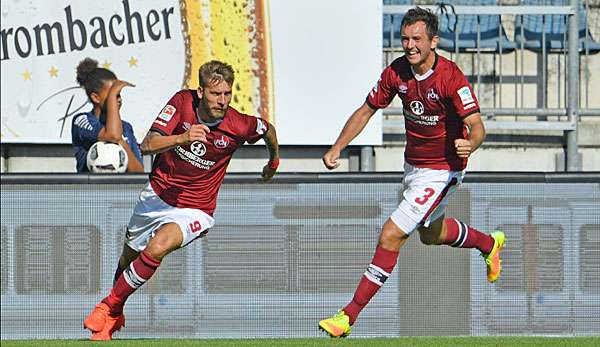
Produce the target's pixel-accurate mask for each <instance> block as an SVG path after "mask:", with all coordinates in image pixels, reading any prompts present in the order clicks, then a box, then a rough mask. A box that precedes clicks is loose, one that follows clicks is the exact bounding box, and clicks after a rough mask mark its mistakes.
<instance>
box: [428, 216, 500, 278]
mask: <svg viewBox="0 0 600 347" xmlns="http://www.w3.org/2000/svg"><path fill="white" fill-rule="evenodd" d="M436 215H439V217H437V219H435V220H434V221H433V222H431V223H430V224H429V225H428V226H421V227H419V229H418V230H419V235H420V239H421V242H422V243H424V244H426V245H442V244H444V245H448V246H450V247H456V248H476V249H478V250H479V251H480V252H481V255H482V256H483V257H484V259H485V263H486V268H487V279H488V281H489V282H495V281H496V280H497V279H498V277H499V276H500V272H501V271H502V260H501V259H500V251H501V250H502V248H503V247H504V241H505V236H504V233H503V232H502V231H495V232H493V233H492V234H490V235H488V234H486V233H483V232H481V231H479V230H477V229H475V228H473V227H472V226H470V225H467V224H466V223H463V222H461V221H459V220H458V219H456V218H445V216H444V214H443V211H442V212H441V215H440V214H439V213H436Z"/></svg>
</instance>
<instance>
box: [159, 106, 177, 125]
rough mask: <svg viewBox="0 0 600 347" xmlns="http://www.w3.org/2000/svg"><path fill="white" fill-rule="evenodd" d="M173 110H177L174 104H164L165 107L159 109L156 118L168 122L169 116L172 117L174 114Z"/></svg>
mask: <svg viewBox="0 0 600 347" xmlns="http://www.w3.org/2000/svg"><path fill="white" fill-rule="evenodd" d="M175 111H177V109H176V108H175V106H173V105H167V106H165V108H163V109H162V111H160V114H159V115H158V118H160V119H162V120H164V121H166V122H168V121H170V120H171V118H173V115H174V114H175Z"/></svg>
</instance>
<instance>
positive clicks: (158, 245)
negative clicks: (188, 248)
mask: <svg viewBox="0 0 600 347" xmlns="http://www.w3.org/2000/svg"><path fill="white" fill-rule="evenodd" d="M181 242H182V236H181V230H180V229H179V226H177V225H176V224H168V225H166V226H165V227H163V228H161V229H160V230H159V231H158V232H157V233H156V235H154V237H153V238H151V239H150V241H149V242H148V246H147V247H146V251H147V252H148V253H149V254H150V256H151V257H152V258H154V259H156V260H158V261H161V260H162V258H164V257H165V256H166V255H167V254H169V253H171V252H172V251H174V250H176V249H178V248H179V247H180V246H181Z"/></svg>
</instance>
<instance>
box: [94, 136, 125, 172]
mask: <svg viewBox="0 0 600 347" xmlns="http://www.w3.org/2000/svg"><path fill="white" fill-rule="evenodd" d="M128 161H129V158H127V152H125V149H124V148H123V146H121V145H120V144H118V143H110V142H103V141H98V142H96V143H94V144H93V145H92V147H90V150H89V151H88V154H87V167H88V169H89V170H90V172H95V173H111V172H112V173H123V172H125V171H127V163H128Z"/></svg>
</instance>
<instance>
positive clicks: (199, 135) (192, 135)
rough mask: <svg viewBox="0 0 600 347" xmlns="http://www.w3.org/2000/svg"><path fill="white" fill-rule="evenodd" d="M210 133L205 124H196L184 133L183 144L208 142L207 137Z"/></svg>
mask: <svg viewBox="0 0 600 347" xmlns="http://www.w3.org/2000/svg"><path fill="white" fill-rule="evenodd" d="M209 132H210V129H209V128H208V127H207V126H206V125H204V124H194V125H192V127H191V128H189V129H188V131H186V132H185V133H183V144H185V145H187V144H190V143H192V142H194V141H201V142H207V141H206V135H208V133H209Z"/></svg>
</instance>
